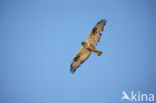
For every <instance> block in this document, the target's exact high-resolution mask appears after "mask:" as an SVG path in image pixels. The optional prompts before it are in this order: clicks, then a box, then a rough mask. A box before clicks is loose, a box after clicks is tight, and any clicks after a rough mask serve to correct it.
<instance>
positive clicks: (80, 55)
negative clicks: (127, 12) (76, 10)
mask: <svg viewBox="0 0 156 103" xmlns="http://www.w3.org/2000/svg"><path fill="white" fill-rule="evenodd" d="M106 22H107V21H106V20H105V19H102V20H101V21H99V22H98V23H97V24H96V25H95V26H94V28H93V29H92V30H91V31H90V32H89V36H88V39H87V40H86V41H82V42H81V45H82V48H81V49H80V50H79V51H78V52H77V53H76V55H75V57H74V59H73V61H72V64H71V66H70V67H71V68H70V71H71V72H72V73H74V72H75V71H76V69H77V68H78V67H79V66H80V65H81V64H82V63H84V61H86V60H87V59H88V57H89V56H90V54H91V53H92V52H94V53H96V54H97V55H98V56H100V55H101V54H102V52H101V51H99V50H98V49H96V48H95V46H96V45H97V43H98V42H99V41H100V38H101V35H102V33H101V32H102V31H103V30H104V26H105V25H106Z"/></svg>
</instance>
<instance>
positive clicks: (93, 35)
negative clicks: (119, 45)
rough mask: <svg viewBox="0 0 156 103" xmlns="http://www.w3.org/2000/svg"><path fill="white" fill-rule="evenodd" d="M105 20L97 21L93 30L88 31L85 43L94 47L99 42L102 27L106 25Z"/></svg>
mask: <svg viewBox="0 0 156 103" xmlns="http://www.w3.org/2000/svg"><path fill="white" fill-rule="evenodd" d="M106 22H107V21H106V20H105V19H102V20H101V21H99V22H98V23H97V24H96V25H95V26H94V28H93V29H92V30H91V31H90V33H89V36H88V39H87V42H88V43H89V44H91V45H92V46H96V45H97V42H99V41H100V38H101V35H102V33H100V32H102V31H103V30H104V26H105V25H106Z"/></svg>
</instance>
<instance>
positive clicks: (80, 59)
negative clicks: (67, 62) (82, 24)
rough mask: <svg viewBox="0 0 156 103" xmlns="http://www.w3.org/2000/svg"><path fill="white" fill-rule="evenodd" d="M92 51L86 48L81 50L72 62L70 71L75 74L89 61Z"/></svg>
mask: <svg viewBox="0 0 156 103" xmlns="http://www.w3.org/2000/svg"><path fill="white" fill-rule="evenodd" d="M90 54H91V51H89V50H87V49H85V48H83V47H82V48H81V50H80V51H78V52H77V53H76V55H75V57H74V59H73V61H72V64H71V66H70V67H71V68H70V71H71V72H72V73H74V72H75V71H76V69H77V68H78V67H79V66H80V65H81V64H82V63H83V62H84V61H86V60H87V59H88V57H89V56H90Z"/></svg>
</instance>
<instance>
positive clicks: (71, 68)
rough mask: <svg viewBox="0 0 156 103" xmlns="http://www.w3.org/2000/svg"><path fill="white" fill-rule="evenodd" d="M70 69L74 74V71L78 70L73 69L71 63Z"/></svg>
mask: <svg viewBox="0 0 156 103" xmlns="http://www.w3.org/2000/svg"><path fill="white" fill-rule="evenodd" d="M70 71H71V73H73V74H74V72H75V71H76V70H74V69H73V67H72V64H71V65H70Z"/></svg>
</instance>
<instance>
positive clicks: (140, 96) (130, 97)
mask: <svg viewBox="0 0 156 103" xmlns="http://www.w3.org/2000/svg"><path fill="white" fill-rule="evenodd" d="M122 94H123V96H122V97H121V101H123V100H127V101H134V102H135V101H141V102H153V101H154V94H152V93H148V94H147V93H141V92H136V93H135V92H134V91H131V92H130V94H127V93H126V92H125V91H122Z"/></svg>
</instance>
